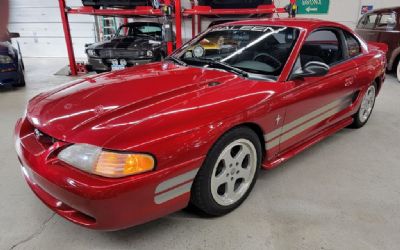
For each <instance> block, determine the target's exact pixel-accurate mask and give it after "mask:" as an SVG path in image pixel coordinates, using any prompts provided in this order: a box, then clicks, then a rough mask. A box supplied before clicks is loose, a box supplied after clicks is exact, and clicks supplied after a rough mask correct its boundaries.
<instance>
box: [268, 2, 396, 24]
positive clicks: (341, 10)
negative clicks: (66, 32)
mask: <svg viewBox="0 0 400 250" xmlns="http://www.w3.org/2000/svg"><path fill="white" fill-rule="evenodd" d="M288 2H289V1H288V0H287V1H284V0H275V3H277V5H279V6H281V7H283V6H285V5H286V4H287V3H288ZM363 5H373V6H374V9H379V8H385V7H392V6H400V0H330V7H329V13H328V14H327V15H298V16H299V17H310V18H319V19H325V20H330V21H336V22H340V23H343V24H345V25H347V26H349V27H351V28H353V29H354V28H355V27H356V25H357V23H358V20H359V18H360V17H361V6H363ZM284 16H286V15H284Z"/></svg>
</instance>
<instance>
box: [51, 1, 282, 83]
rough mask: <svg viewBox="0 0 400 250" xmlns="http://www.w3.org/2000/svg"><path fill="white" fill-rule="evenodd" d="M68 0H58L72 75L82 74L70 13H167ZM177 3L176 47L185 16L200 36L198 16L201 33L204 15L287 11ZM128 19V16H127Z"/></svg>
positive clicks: (175, 2)
mask: <svg viewBox="0 0 400 250" xmlns="http://www.w3.org/2000/svg"><path fill="white" fill-rule="evenodd" d="M65 1H66V0H58V2H59V7H60V13H61V20H62V24H63V30H64V36H65V42H66V45H67V52H68V59H69V68H70V71H71V75H72V76H76V75H77V74H78V67H80V66H81V65H77V64H76V61H75V54H74V49H73V46H72V37H71V30H70V25H69V20H68V15H69V14H71V15H73V14H83V15H94V16H116V17H122V18H128V17H133V16H147V17H148V16H153V17H162V16H166V14H165V12H164V11H162V10H161V9H154V8H152V7H151V6H138V7H136V8H134V9H95V8H93V7H91V6H82V7H76V8H70V7H68V6H67V5H66V3H65ZM172 2H173V4H174V9H175V12H174V13H171V14H172V16H173V17H175V27H176V44H175V45H176V48H179V47H181V46H182V18H183V17H192V36H195V35H196V31H195V28H196V27H195V26H196V25H195V19H196V18H197V24H198V26H197V30H198V32H201V16H222V15H266V14H274V13H285V12H286V11H285V9H284V8H276V7H275V5H273V4H272V5H260V6H258V8H255V9H212V8H211V7H209V6H193V7H192V8H191V9H184V10H182V9H181V0H174V1H173V0H165V1H164V5H165V6H171V3H172ZM125 20H126V19H125ZM173 45H174V44H173V42H168V43H167V48H168V54H171V53H172V51H173V47H174V46H173Z"/></svg>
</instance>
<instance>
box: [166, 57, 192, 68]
mask: <svg viewBox="0 0 400 250" xmlns="http://www.w3.org/2000/svg"><path fill="white" fill-rule="evenodd" d="M165 60H169V61H173V62H175V63H177V64H179V65H182V66H187V63H185V62H184V61H182V60H181V59H179V58H177V57H174V56H167V57H166V58H165Z"/></svg>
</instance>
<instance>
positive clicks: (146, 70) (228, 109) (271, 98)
mask: <svg viewBox="0 0 400 250" xmlns="http://www.w3.org/2000/svg"><path fill="white" fill-rule="evenodd" d="M235 24H237V25H242V24H243V25H250V24H251V25H277V26H290V27H297V28H299V29H300V30H301V32H300V37H299V40H298V42H297V43H296V45H295V47H294V49H293V51H292V54H291V55H290V57H289V59H288V61H287V64H286V66H285V67H284V69H283V71H282V74H281V75H280V76H279V78H278V80H277V81H276V82H268V81H259V80H252V79H247V78H243V77H240V76H238V75H235V74H232V73H229V72H225V71H222V70H216V69H205V68H199V67H185V66H177V65H175V64H173V63H171V62H160V63H152V64H148V65H141V66H137V67H133V68H129V69H126V70H123V71H120V72H116V73H106V74H101V75H97V76H93V77H89V78H85V79H81V80H78V81H75V82H73V83H70V84H67V85H63V86H61V87H58V88H56V89H54V90H51V91H48V92H45V93H42V94H40V95H38V96H36V97H34V98H33V99H32V100H31V101H30V102H29V104H28V109H27V116H26V117H24V118H22V119H21V120H20V121H19V122H18V123H17V126H16V130H15V136H16V148H17V152H18V155H19V158H20V160H21V163H22V165H23V172H24V174H25V178H26V179H27V181H28V183H29V185H30V187H31V188H32V190H33V191H34V192H35V193H36V195H37V196H38V197H39V198H40V199H41V200H42V201H43V202H44V203H45V204H46V205H48V206H49V207H50V208H51V209H53V210H54V211H56V212H57V213H58V214H60V215H61V216H63V217H65V218H67V219H69V220H71V221H73V222H75V223H77V224H80V225H82V226H86V227H89V228H93V229H102V230H117V229H121V228H125V227H129V226H133V225H137V224H140V223H144V222H146V221H149V220H152V219H155V218H159V217H161V216H164V215H166V214H168V213H172V212H174V211H177V210H179V209H181V208H183V207H185V206H187V204H188V202H189V199H190V192H184V193H182V194H181V195H178V196H177V197H175V198H172V199H169V200H168V201H166V202H164V203H161V204H158V203H157V202H156V198H155V197H156V196H157V195H158V194H159V193H158V194H157V188H158V187H159V186H160V184H161V183H164V182H171V181H173V180H174V179H176V178H180V177H181V176H182V175H184V174H187V173H188V172H191V171H196V170H197V169H198V168H200V167H201V165H202V163H203V160H204V159H205V157H206V155H207V152H208V151H209V150H210V148H211V147H212V145H213V144H214V143H215V142H216V141H217V140H218V138H219V137H220V136H221V135H223V134H224V133H225V132H227V131H228V130H230V129H232V128H233V127H235V126H239V125H248V124H251V125H252V126H258V127H259V130H261V131H262V133H263V134H264V138H265V141H263V143H266V149H267V150H266V151H265V157H264V163H263V165H264V167H265V168H271V167H275V166H277V165H278V164H279V163H280V162H283V161H284V160H286V159H288V158H290V157H292V156H294V155H295V154H297V153H298V152H300V151H301V150H304V149H305V148H307V147H309V146H310V145H312V144H314V143H316V142H317V141H319V140H321V139H323V138H325V137H326V136H329V135H330V134H332V133H334V132H336V131H337V130H339V129H341V128H343V127H345V126H347V125H348V124H349V123H351V121H352V118H351V116H352V115H353V114H354V113H356V112H357V110H358V108H359V106H360V103H361V98H360V96H362V95H363V94H364V93H365V91H366V89H367V87H368V85H369V84H370V83H371V82H373V81H375V80H378V82H379V84H380V85H381V84H382V83H383V81H384V78H385V66H386V58H385V56H384V52H382V51H380V50H378V49H369V48H368V46H367V45H366V43H365V42H363V41H362V40H360V43H361V45H362V54H361V55H359V56H358V57H355V58H353V59H351V60H348V61H345V62H342V63H340V64H338V65H336V66H333V67H332V68H331V70H330V73H329V74H328V75H327V76H324V77H314V78H306V79H303V80H294V81H291V80H288V79H289V76H290V74H291V71H292V68H293V65H294V63H295V61H296V59H297V56H298V54H299V52H300V50H301V48H302V45H303V43H304V41H305V39H306V38H307V36H308V35H309V34H310V32H312V31H314V30H315V29H318V28H320V27H337V28H340V29H344V30H347V31H348V32H351V30H350V29H348V28H347V27H345V26H342V25H340V24H336V23H332V22H325V21H319V20H309V19H298V20H293V19H265V20H251V21H241V22H235ZM228 25H229V24H228ZM351 33H353V32H351ZM214 82H218V83H219V84H217V85H214V84H212V85H210V83H214ZM341 99H343V100H345V102H346V104H347V105H346V106H344V107H341V106H340V105H343V103H339V104H337V105H336V104H335V103H334V104H335V105H333V104H332V102H335V101H336V100H341ZM327 106H328V107H329V109H326V110H323V112H319V113H316V114H315V115H310V113H311V114H313V112H315V111H316V110H318V109H320V108H321V107H327ZM330 106H332V107H330ZM338 107H339V108H340V109H338V111H337V112H335V113H332V114H330V112H332V110H335V109H337V108H338ZM308 116H309V117H308ZM325 116H326V117H325ZM277 118H280V119H277ZM306 118H307V119H306ZM296 122H297V123H298V124H294V125H293V123H296ZM287 127H289V128H287ZM35 128H37V129H39V130H40V131H41V132H43V133H45V134H47V135H49V136H51V137H53V138H55V139H57V140H58V141H57V142H56V143H54V144H52V145H45V144H43V143H41V142H39V141H38V140H37V139H36V137H35V136H34V129H35ZM283 129H287V131H286V130H285V131H286V132H285V133H283V134H280V133H278V134H276V133H277V132H279V131H280V130H281V131H283ZM297 130H298V131H299V132H296V131H297ZM294 132H296V133H294ZM291 133H294V135H293V136H291V137H289V136H288V135H290V134H291ZM270 135H279V137H276V138H278V140H279V141H278V143H276V144H275V145H272V143H273V141H274V137H272V138H270V137H269V136H270ZM285 136H288V139H286V140H285V139H283V138H284V137H285ZM260 137H261V138H260V140H264V138H262V137H263V136H262V135H261V136H260ZM275 142H276V141H275ZM73 143H87V144H92V145H96V146H99V147H103V148H105V149H110V150H118V151H132V152H147V153H151V154H152V155H153V156H154V157H155V158H156V160H157V166H156V169H155V170H154V171H152V172H148V173H144V174H140V175H136V176H131V177H126V178H120V179H110V178H104V177H99V176H95V175H91V174H88V173H85V172H82V171H80V170H78V169H76V168H74V167H72V166H68V165H67V164H65V163H62V162H61V161H59V160H58V158H57V154H58V152H60V151H61V150H62V149H63V148H65V147H66V146H68V145H70V144H73ZM270 143H271V144H270ZM193 178H194V175H193V176H192V177H191V178H189V179H187V180H185V183H181V184H182V185H184V184H186V183H189V184H190V183H191V182H192V181H193ZM181 184H179V183H178V184H174V185H175V186H171V187H169V188H170V189H168V190H166V191H165V192H166V193H168V192H169V191H171V190H174V189H175V188H177V189H179V187H180V185H181Z"/></svg>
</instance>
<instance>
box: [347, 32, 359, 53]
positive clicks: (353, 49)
mask: <svg viewBox="0 0 400 250" xmlns="http://www.w3.org/2000/svg"><path fill="white" fill-rule="evenodd" d="M343 33H344V36H345V38H346V43H347V49H348V53H349V57H356V56H358V55H359V54H361V46H360V43H359V42H358V40H357V39H356V38H355V37H354V36H353V35H352V34H350V33H349V32H347V31H343Z"/></svg>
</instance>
